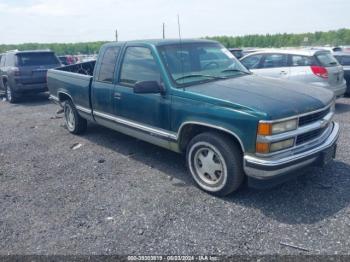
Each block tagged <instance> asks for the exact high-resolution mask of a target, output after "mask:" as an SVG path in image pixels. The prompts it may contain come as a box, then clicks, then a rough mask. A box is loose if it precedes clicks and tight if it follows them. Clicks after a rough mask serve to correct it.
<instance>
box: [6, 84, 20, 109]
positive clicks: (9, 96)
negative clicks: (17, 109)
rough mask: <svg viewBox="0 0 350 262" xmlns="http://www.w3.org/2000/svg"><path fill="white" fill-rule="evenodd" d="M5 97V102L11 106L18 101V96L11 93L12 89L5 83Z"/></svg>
mask: <svg viewBox="0 0 350 262" xmlns="http://www.w3.org/2000/svg"><path fill="white" fill-rule="evenodd" d="M5 96H6V100H7V101H8V102H10V103H11V104H13V103H16V102H17V101H18V94H16V93H15V92H14V91H13V89H12V87H11V86H10V85H9V84H8V83H7V82H6V83H5Z"/></svg>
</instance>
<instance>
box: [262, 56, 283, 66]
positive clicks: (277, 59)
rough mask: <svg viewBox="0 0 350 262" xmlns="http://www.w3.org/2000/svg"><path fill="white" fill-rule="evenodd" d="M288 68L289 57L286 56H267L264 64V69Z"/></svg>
mask: <svg viewBox="0 0 350 262" xmlns="http://www.w3.org/2000/svg"><path fill="white" fill-rule="evenodd" d="M285 66H288V56H287V55H285V54H269V55H266V56H265V59H264V62H263V64H262V67H263V68H274V67H285Z"/></svg>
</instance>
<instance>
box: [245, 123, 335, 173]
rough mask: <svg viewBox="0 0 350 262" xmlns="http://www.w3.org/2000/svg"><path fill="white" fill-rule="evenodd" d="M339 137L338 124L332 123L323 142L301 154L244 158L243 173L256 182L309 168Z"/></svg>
mask: <svg viewBox="0 0 350 262" xmlns="http://www.w3.org/2000/svg"><path fill="white" fill-rule="evenodd" d="M338 137H339V124H337V123H333V127H332V131H331V133H330V134H329V135H328V137H327V138H326V139H325V140H323V142H321V143H319V144H317V145H315V146H313V147H311V148H309V149H307V150H306V151H303V152H298V153H295V154H293V153H292V154H291V155H288V156H285V157H282V158H278V157H273V158H262V157H256V156H251V155H245V156H244V171H245V173H246V175H247V176H248V177H251V178H254V179H258V180H269V179H273V178H276V177H279V176H283V175H286V174H289V173H291V172H293V171H296V170H298V169H301V168H303V167H305V166H309V165H312V164H314V163H315V162H317V161H318V160H320V158H321V157H322V154H323V153H324V152H325V151H328V150H329V149H330V148H332V147H333V146H335V145H336V143H337V140H338Z"/></svg>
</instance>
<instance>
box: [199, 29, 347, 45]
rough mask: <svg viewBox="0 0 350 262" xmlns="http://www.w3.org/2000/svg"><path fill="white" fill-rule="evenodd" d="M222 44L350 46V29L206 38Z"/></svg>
mask: <svg viewBox="0 0 350 262" xmlns="http://www.w3.org/2000/svg"><path fill="white" fill-rule="evenodd" d="M206 38H208V39H213V40H217V41H219V42H221V43H222V44H223V45H224V46H226V47H298V46H323V45H331V46H339V45H350V29H345V28H344V29H339V30H331V31H327V32H314V33H303V34H287V33H284V34H266V35H246V36H214V37H206Z"/></svg>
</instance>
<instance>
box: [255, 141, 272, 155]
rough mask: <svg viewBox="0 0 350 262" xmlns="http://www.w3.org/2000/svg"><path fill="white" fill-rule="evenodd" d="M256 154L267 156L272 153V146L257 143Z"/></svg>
mask: <svg viewBox="0 0 350 262" xmlns="http://www.w3.org/2000/svg"><path fill="white" fill-rule="evenodd" d="M256 152H257V153H261V154H267V153H269V152H270V144H268V143H261V142H257V143H256Z"/></svg>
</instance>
